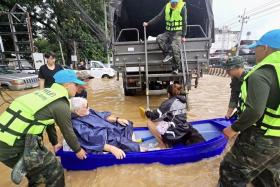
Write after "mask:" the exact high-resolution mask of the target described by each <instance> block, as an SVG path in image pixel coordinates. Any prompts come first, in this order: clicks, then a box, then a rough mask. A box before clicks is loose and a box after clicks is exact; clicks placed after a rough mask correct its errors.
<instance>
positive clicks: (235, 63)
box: [224, 56, 246, 119]
mask: <svg viewBox="0 0 280 187" xmlns="http://www.w3.org/2000/svg"><path fill="white" fill-rule="evenodd" d="M224 69H225V70H226V71H227V74H228V75H229V76H230V77H231V83H230V88H231V95H230V101H229V105H228V111H227V114H226V116H225V117H226V118H227V119H229V118H230V117H232V115H233V112H234V110H235V109H236V108H238V104H239V95H240V90H241V85H242V82H243V78H244V76H245V75H246V72H245V70H244V59H243V57H240V56H236V57H231V58H229V59H228V60H227V62H226V63H225V64H224Z"/></svg>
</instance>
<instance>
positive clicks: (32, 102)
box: [0, 83, 68, 146]
mask: <svg viewBox="0 0 280 187" xmlns="http://www.w3.org/2000/svg"><path fill="white" fill-rule="evenodd" d="M63 97H65V98H67V99H68V92H67V90H66V89H65V88H64V87H63V86H61V85H59V84H56V83H54V84H53V86H52V87H51V88H45V89H43V90H39V91H35V92H32V93H30V94H26V95H24V96H21V97H18V98H16V99H15V100H14V101H13V102H12V103H11V104H10V106H9V107H8V108H7V109H6V111H5V112H3V114H1V115H0V141H2V142H5V143H7V144H8V145H10V146H13V145H14V143H15V141H16V139H21V138H24V137H25V135H26V134H34V135H35V134H36V135H38V134H41V133H43V131H44V129H45V128H46V126H47V125H51V124H54V119H48V120H38V119H36V118H35V116H34V115H35V113H36V112H38V111H39V110H40V109H42V108H44V107H45V106H47V105H48V104H50V103H52V102H53V101H55V100H57V99H59V98H63Z"/></svg>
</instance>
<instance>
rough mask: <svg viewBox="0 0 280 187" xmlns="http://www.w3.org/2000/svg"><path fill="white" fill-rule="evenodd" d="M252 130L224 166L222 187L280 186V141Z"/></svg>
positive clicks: (232, 150) (232, 151) (245, 133)
mask: <svg viewBox="0 0 280 187" xmlns="http://www.w3.org/2000/svg"><path fill="white" fill-rule="evenodd" d="M264 133H265V131H264V130H261V129H260V128H258V127H256V126H251V127H249V128H248V129H246V130H245V131H244V132H242V133H241V134H240V135H239V136H238V137H237V139H236V141H235V143H234V145H233V147H232V148H231V150H230V152H228V153H227V154H226V156H225V157H224V159H223V161H222V162H221V165H220V180H219V184H218V186H219V187H246V184H248V183H249V182H253V184H254V185H255V187H260V186H265V187H270V186H271V187H277V186H280V179H279V174H280V170H279V168H280V162H279V161H280V149H279V146H280V139H279V138H274V137H266V136H264Z"/></svg>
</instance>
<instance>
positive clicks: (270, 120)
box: [262, 115, 280, 127]
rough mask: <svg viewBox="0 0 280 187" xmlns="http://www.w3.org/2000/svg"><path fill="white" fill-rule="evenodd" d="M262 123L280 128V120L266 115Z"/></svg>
mask: <svg viewBox="0 0 280 187" xmlns="http://www.w3.org/2000/svg"><path fill="white" fill-rule="evenodd" d="M262 122H263V123H265V124H268V125H270V126H274V127H280V119H277V118H273V117H270V116H268V115H264V117H263V121H262Z"/></svg>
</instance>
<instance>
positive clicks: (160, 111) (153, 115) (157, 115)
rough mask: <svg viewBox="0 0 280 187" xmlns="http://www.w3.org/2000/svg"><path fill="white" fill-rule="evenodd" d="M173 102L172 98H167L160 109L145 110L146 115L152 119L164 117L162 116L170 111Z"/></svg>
mask: <svg viewBox="0 0 280 187" xmlns="http://www.w3.org/2000/svg"><path fill="white" fill-rule="evenodd" d="M171 104H172V101H171V100H170V99H169V100H166V101H164V102H163V103H162V104H161V105H160V107H159V108H158V109H155V110H153V111H145V115H146V117H147V118H149V119H150V120H152V121H154V120H157V119H159V118H162V116H163V115H164V114H165V113H167V112H168V111H169V109H170V105H171Z"/></svg>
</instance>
